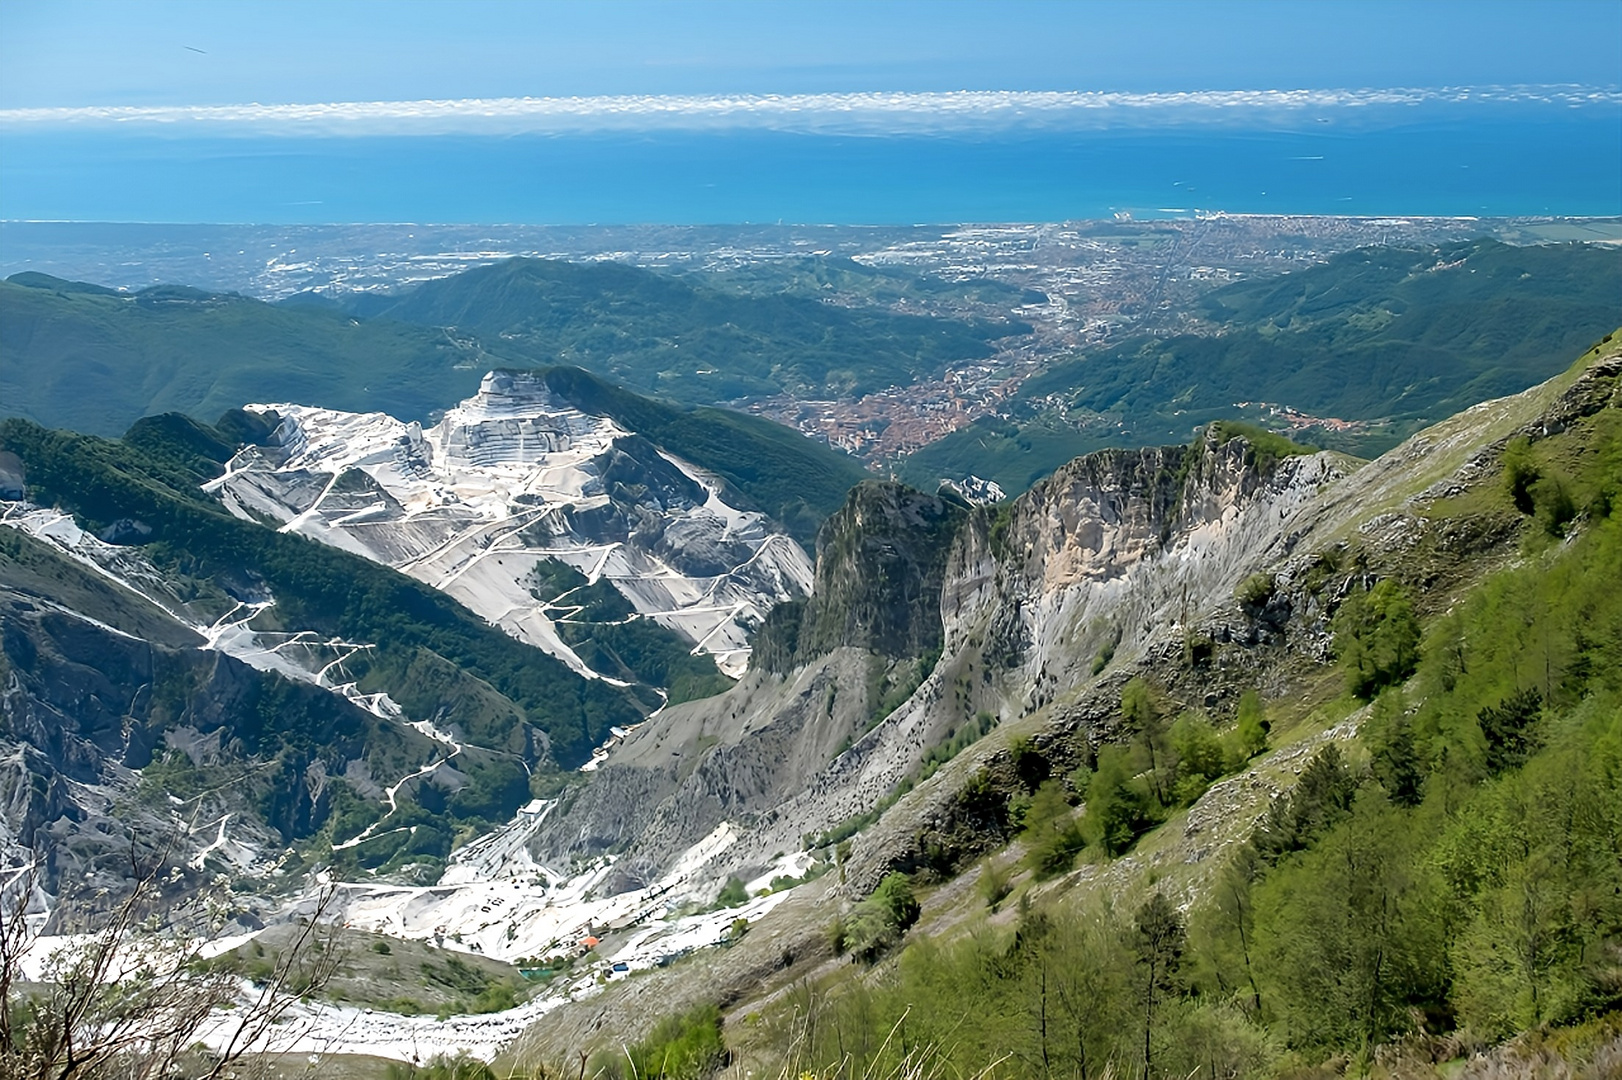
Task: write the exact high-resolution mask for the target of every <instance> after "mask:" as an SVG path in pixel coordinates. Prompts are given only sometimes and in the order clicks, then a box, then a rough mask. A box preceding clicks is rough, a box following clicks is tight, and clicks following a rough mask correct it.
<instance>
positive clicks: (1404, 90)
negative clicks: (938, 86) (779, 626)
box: [0, 84, 1622, 135]
mask: <svg viewBox="0 0 1622 1080" xmlns="http://www.w3.org/2000/svg"><path fill="white" fill-rule="evenodd" d="M1481 104H1496V105H1516V104H1519V105H1530V106H1554V107H1563V108H1566V109H1582V108H1590V107H1602V108H1605V107H1612V108H1616V107H1622V87H1611V86H1587V85H1580V84H1537V85H1531V84H1528V85H1487V86H1438V87H1364V88H1324V89H1312V88H1297V89H1263V90H1188V91H1165V92H1147V93H1145V92H1122V91H1104V90H955V91H932V92H922V93H920V92H883V91H863V92H856V93H816V94H670V95H659V94H634V95H602V96H589V97H587V96H576V97H502V98H422V99H414V100H400V101H337V102H313V103H285V104H263V103H258V102H248V103H241V104H228V105H81V106H60V107H34V108H13V109H0V130H9V131H11V132H13V133H18V132H21V131H25V130H29V129H33V130H41V129H47V130H60V129H63V128H98V129H104V128H109V127H110V128H114V129H129V128H143V129H152V128H156V129H167V130H174V129H176V128H181V127H191V126H195V127H201V128H216V129H220V128H223V129H245V130H250V131H252V132H255V133H259V134H311V133H331V134H360V135H364V134H422V135H427V134H454V133H468V134H477V133H482V132H489V133H502V134H518V133H531V134H570V133H590V132H594V131H603V130H658V129H669V130H684V129H685V130H691V129H711V130H715V129H731V128H753V129H769V130H779V131H800V132H806V133H813V134H816V133H829V134H839V133H852V134H887V133H895V134H904V133H911V132H922V133H929V132H939V131H947V132H950V131H984V130H996V129H1003V128H1055V127H1057V128H1095V127H1113V126H1123V127H1139V126H1158V125H1165V124H1171V125H1179V124H1193V125H1209V124H1226V123H1233V122H1236V121H1237V122H1243V121H1245V120H1256V119H1262V120H1265V119H1269V118H1276V119H1285V120H1298V119H1299V118H1300V117H1301V115H1302V114H1303V113H1310V112H1327V113H1331V114H1334V117H1333V118H1340V119H1344V118H1351V117H1365V116H1367V115H1368V114H1369V113H1370V111H1371V110H1376V109H1379V110H1382V111H1383V109H1385V108H1397V109H1402V108H1412V107H1416V106H1422V105H1458V106H1468V105H1481ZM1315 119H1318V120H1320V121H1323V122H1330V121H1331V119H1332V118H1331V117H1315Z"/></svg>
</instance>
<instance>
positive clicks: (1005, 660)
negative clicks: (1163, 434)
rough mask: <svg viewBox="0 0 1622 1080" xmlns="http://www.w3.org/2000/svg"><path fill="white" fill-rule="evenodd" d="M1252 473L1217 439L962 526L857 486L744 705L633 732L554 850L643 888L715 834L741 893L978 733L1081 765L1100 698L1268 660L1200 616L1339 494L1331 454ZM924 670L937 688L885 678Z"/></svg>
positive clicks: (1084, 474)
mask: <svg viewBox="0 0 1622 1080" xmlns="http://www.w3.org/2000/svg"><path fill="white" fill-rule="evenodd" d="M1253 457H1254V455H1253V453H1252V451H1251V450H1250V448H1249V446H1248V445H1247V444H1246V443H1245V441H1244V440H1243V439H1238V438H1235V439H1231V440H1228V441H1222V440H1220V439H1218V438H1216V437H1215V436H1212V437H1210V438H1207V439H1205V440H1204V441H1202V442H1200V443H1198V444H1196V445H1195V446H1192V447H1187V448H1185V447H1170V448H1152V449H1147V450H1134V451H1106V452H1103V453H1099V454H1093V455H1090V456H1088V457H1085V458H1081V459H1078V460H1076V461H1074V462H1072V463H1070V464H1069V465H1067V466H1065V467H1064V468H1063V469H1061V470H1060V471H1059V472H1058V473H1056V474H1054V475H1053V476H1052V477H1050V478H1049V479H1048V480H1046V481H1044V482H1043V483H1041V484H1038V485H1037V486H1036V487H1035V488H1033V489H1032V490H1031V491H1030V492H1028V493H1027V494H1026V495H1024V496H1022V497H1021V498H1019V499H1017V500H1015V501H1014V502H1013V503H1011V504H1004V505H1002V506H999V507H995V508H983V509H980V510H977V511H972V512H971V511H969V510H967V509H965V508H963V507H961V506H958V505H956V504H954V503H951V502H943V501H942V500H940V499H936V498H931V497H928V496H923V495H919V494H918V493H916V492H909V491H907V490H906V489H903V488H898V487H896V486H895V485H885V484H864V485H862V486H861V487H859V488H858V489H856V490H855V491H854V492H853V493H852V495H851V498H850V500H849V502H848V503H847V504H846V506H845V508H844V509H843V510H841V511H840V513H838V514H836V515H835V516H834V517H833V518H831V519H830V520H829V521H828V523H827V525H826V526H825V527H824V530H823V532H822V534H821V536H820V537H819V542H818V563H817V573H816V588H815V591H814V593H813V595H812V597H811V599H810V600H808V601H806V602H804V603H801V604H792V605H783V606H782V607H780V608H778V609H777V610H776V611H774V612H773V613H772V615H771V616H770V617H769V618H768V620H767V622H766V625H765V627H764V628H763V630H762V632H761V634H760V636H759V638H758V639H757V645H756V657H755V661H754V664H753V667H754V670H752V671H751V672H750V674H749V676H748V677H747V678H746V679H745V681H744V682H743V683H741V684H740V685H739V686H737V687H735V688H734V689H733V690H732V691H730V692H729V693H727V694H725V695H723V696H721V697H719V698H716V699H713V700H711V701H709V702H704V703H694V704H691V705H687V706H683V707H681V708H680V709H671V710H667V711H666V712H665V713H664V714H662V715H660V716H659V717H657V718H655V719H654V720H653V721H652V722H650V723H649V724H648V725H646V726H645V727H644V728H643V729H640V730H638V731H637V732H636V733H635V734H634V735H633V737H632V738H631V739H628V740H627V741H626V743H625V745H624V746H623V747H622V748H620V749H619V750H616V752H615V753H614V754H613V755H612V756H611V757H610V758H609V760H608V762H607V763H606V764H605V766H604V768H603V770H602V772H601V773H600V775H599V777H598V778H597V779H596V781H594V783H593V784H592V785H591V787H590V788H589V789H588V790H587V791H586V792H585V793H584V794H583V795H581V796H580V799H579V801H578V803H577V804H576V806H575V808H574V811H573V813H572V814H571V815H569V817H568V818H566V819H565V821H568V822H569V824H567V825H565V824H564V823H563V822H560V823H559V831H558V832H555V833H553V834H552V836H553V837H554V840H553V841H552V842H553V843H554V844H561V845H565V846H566V845H567V844H571V843H573V844H578V843H580V842H581V841H582V840H583V838H584V837H586V836H587V835H591V836H593V837H594V838H595V839H596V841H597V842H598V843H600V844H602V845H603V846H604V847H605V848H606V847H610V846H620V847H622V848H624V849H625V850H626V851H627V853H628V854H629V855H631V856H633V860H632V861H635V862H637V863H638V864H639V865H641V866H642V867H644V869H643V870H641V871H639V872H638V873H636V874H635V875H633V876H634V879H636V880H642V879H645V878H646V877H647V876H648V873H649V871H651V870H652V869H654V868H656V867H659V866H662V865H666V864H668V861H669V860H671V859H672V858H674V856H675V855H676V854H677V852H678V851H679V850H680V849H681V847H683V846H684V845H687V844H691V843H693V842H695V841H696V840H697V839H699V838H700V837H702V836H704V835H706V834H707V833H708V832H709V830H710V829H711V828H713V827H714V826H715V825H716V824H718V823H720V822H722V821H727V822H730V823H731V824H732V825H733V826H734V827H735V829H736V831H737V836H738V838H737V840H736V842H735V843H733V844H732V845H731V846H730V847H729V848H728V849H727V850H726V851H725V852H723V853H722V854H721V855H719V856H718V857H717V858H716V859H715V861H714V866H713V872H714V873H715V874H716V876H717V877H720V876H724V874H725V873H738V874H739V875H740V876H744V875H747V874H749V873H751V872H754V871H758V870H759V869H760V868H762V867H765V866H768V865H770V864H771V862H772V860H773V858H774V856H775V855H777V854H779V853H781V852H783V851H791V850H794V848H795V847H796V846H797V845H798V844H799V843H800V842H801V840H802V837H803V836H804V835H806V834H815V833H819V832H822V831H824V830H828V829H831V828H834V827H835V826H838V825H839V824H840V823H841V822H843V821H845V820H847V819H849V818H851V817H853V816H854V815H858V814H862V813H865V812H867V811H869V810H870V809H872V808H873V807H874V806H876V805H878V804H879V803H880V801H881V800H883V799H884V798H885V797H886V796H887V795H890V794H891V793H892V792H894V791H896V790H897V789H898V788H899V787H900V786H902V785H903V784H904V783H907V782H910V778H914V777H916V776H917V775H918V773H919V770H920V767H921V765H922V763H923V761H924V759H925V757H926V756H927V755H929V754H930V752H931V751H932V750H933V749H934V748H935V747H936V746H938V745H940V744H941V743H943V742H946V741H948V740H951V739H953V738H958V739H959V742H960V743H961V742H962V741H963V739H962V738H961V737H959V733H960V732H963V731H965V730H966V729H968V728H970V727H971V726H976V725H981V724H983V721H982V720H977V719H976V718H977V717H980V716H985V715H987V714H989V715H990V717H991V718H993V719H994V720H1001V721H1005V722H1006V721H1011V720H1014V719H1017V718H1020V717H1024V716H1027V715H1030V714H1032V713H1034V712H1038V711H1042V710H1047V711H1049V712H1052V713H1054V714H1055V715H1063V716H1064V718H1065V719H1064V720H1063V723H1064V724H1066V725H1067V726H1068V730H1070V731H1071V732H1073V733H1076V738H1077V739H1079V742H1077V743H1075V746H1074V747H1073V748H1072V749H1069V750H1067V751H1066V753H1068V754H1070V755H1071V756H1075V755H1076V754H1078V753H1080V754H1085V753H1086V748H1087V746H1089V745H1096V743H1097V742H1098V741H1100V740H1101V739H1103V738H1106V737H1108V735H1109V734H1110V731H1111V729H1112V726H1113V723H1114V719H1113V717H1114V712H1115V704H1114V701H1113V700H1112V699H1110V689H1109V688H1110V687H1116V688H1118V686H1119V684H1120V682H1122V681H1124V679H1125V678H1126V677H1127V673H1128V672H1129V671H1131V670H1133V669H1134V667H1135V666H1136V665H1138V664H1140V663H1145V662H1148V661H1149V660H1151V659H1155V660H1158V659H1161V658H1164V657H1165V656H1178V657H1181V655H1182V654H1184V653H1194V654H1198V656H1199V657H1204V656H1207V655H1208V650H1210V649H1214V645H1215V641H1216V640H1217V638H1218V637H1221V636H1223V635H1225V636H1226V637H1227V639H1229V640H1232V639H1233V638H1234V635H1235V634H1236V633H1237V634H1238V635H1239V636H1240V637H1243V638H1245V639H1246V640H1248V641H1249V642H1250V643H1252V644H1256V643H1260V642H1261V641H1262V640H1263V638H1264V637H1266V636H1267V635H1269V634H1272V635H1273V636H1274V637H1276V636H1277V634H1276V633H1275V632H1274V631H1273V630H1270V629H1268V628H1269V627H1272V626H1274V625H1275V623H1271V622H1268V621H1267V620H1265V619H1250V620H1248V621H1246V622H1245V624H1244V625H1243V626H1234V627H1226V628H1224V627H1223V626H1220V625H1217V624H1214V623H1212V618H1213V614H1214V613H1216V612H1219V611H1222V610H1224V609H1229V608H1232V607H1233V603H1234V602H1233V596H1234V590H1235V588H1236V586H1237V585H1238V584H1239V583H1240V582H1241V581H1243V580H1244V578H1245V577H1246V576H1247V575H1249V574H1251V573H1254V572H1256V571H1257V570H1258V569H1259V568H1260V567H1261V566H1262V564H1263V561H1264V553H1265V552H1267V550H1268V549H1269V547H1270V546H1272V545H1274V544H1275V543H1276V542H1277V541H1278V540H1279V538H1280V536H1281V535H1282V534H1283V532H1284V531H1285V529H1286V522H1287V521H1288V519H1289V518H1290V516H1291V515H1292V514H1293V513H1294V512H1296V511H1297V510H1298V509H1299V508H1300V507H1301V506H1303V505H1304V504H1305V503H1307V502H1308V501H1310V500H1311V499H1313V498H1314V497H1315V496H1316V494H1317V493H1318V492H1319V490H1320V489H1321V488H1323V487H1324V486H1325V485H1328V484H1331V483H1332V482H1334V481H1336V480H1337V479H1339V478H1341V477H1342V476H1344V475H1345V472H1344V467H1343V466H1342V464H1341V463H1340V459H1338V458H1336V457H1335V456H1334V455H1328V454H1321V455H1316V456H1309V457H1296V458H1287V459H1285V460H1284V461H1282V462H1280V463H1278V464H1277V466H1276V467H1274V468H1272V469H1270V470H1269V471H1267V472H1266V473H1264V472H1263V471H1262V470H1260V469H1258V468H1257V467H1256V465H1255V464H1254V460H1253ZM1218 621H1219V622H1220V620H1218ZM936 650H939V653H938V655H939V661H938V663H936V662H935V657H936ZM919 656H922V657H925V658H926V663H927V665H928V667H929V670H922V667H923V666H924V665H915V666H913V667H911V668H909V669H906V671H905V674H901V675H897V674H894V673H895V672H896V671H897V669H898V668H900V667H903V666H904V665H906V664H908V663H909V662H910V661H909V660H908V659H907V658H909V657H919ZM898 658H899V660H898ZM1180 662H1181V660H1180V659H1179V663H1180ZM875 672H887V673H891V677H890V678H889V680H888V681H886V680H885V679H884V678H882V677H880V678H875V676H874V673H875ZM909 677H910V679H911V681H910V682H909V681H907V679H908V678H909ZM897 686H899V688H900V691H901V692H900V693H899V694H897V695H895V697H894V698H892V700H891V701H889V702H885V703H883V704H881V703H880V702H881V699H882V698H883V697H884V696H885V691H886V689H887V688H888V689H893V688H896V687H897ZM1089 687H1091V688H1100V689H1099V692H1098V693H1097V694H1096V695H1094V696H1093V697H1088V696H1087V694H1085V693H1084V692H1083V691H1084V689H1085V688H1089ZM903 698H904V700H903ZM1106 700H1107V701H1108V705H1107V706H1106V705H1102V704H1100V703H1101V702H1104V701H1106ZM1213 704H1216V703H1213ZM864 712H865V713H866V716H865V720H866V723H865V724H864V723H862V720H863V719H864V716H863V713H864ZM843 739H848V740H850V742H849V744H848V745H846V744H844V743H843V742H842V741H841V740H843ZM819 754H821V755H826V756H823V757H819V756H818V755H819ZM695 756H696V760H695ZM914 798H917V796H914ZM571 819H572V820H571ZM913 820H914V824H915V825H916V824H917V820H916V819H913ZM586 823H592V824H586ZM891 839H892V840H893V839H894V838H891ZM915 839H916V838H909V839H908V840H907V841H906V842H905V843H902V844H900V845H899V847H900V849H902V850H903V851H905V850H915V848H916V843H915ZM864 846H869V845H861V844H859V845H858V850H859V851H860V850H861V848H862V847H864ZM896 846H897V845H894V844H892V845H891V846H890V848H887V850H890V849H893V848H895V847H896ZM554 850H561V848H560V847H559V848H554ZM627 865H628V864H627ZM861 865H862V864H861V860H858V862H857V864H854V868H855V869H856V870H857V871H858V878H859V879H860V880H861V881H865V878H863V877H862V875H861ZM886 865H887V864H886ZM875 872H876V871H875ZM867 884H871V882H867ZM852 887H853V888H855V887H859V884H858V885H854V886H852Z"/></svg>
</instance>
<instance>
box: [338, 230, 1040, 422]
mask: <svg viewBox="0 0 1622 1080" xmlns="http://www.w3.org/2000/svg"><path fill="white" fill-rule="evenodd" d="M350 310H352V311H354V312H356V313H357V314H363V315H366V316H370V317H374V318H376V317H381V318H387V319H395V320H400V321H402V322H410V323H417V324H420V325H426V326H450V327H455V328H456V331H457V332H459V333H465V332H471V333H474V334H478V335H480V336H481V337H483V338H484V339H485V340H486V341H489V342H495V341H498V340H499V341H500V342H501V348H502V350H503V351H509V350H510V351H512V352H514V353H517V354H519V355H522V356H524V357H526V358H529V359H531V360H532V361H533V362H539V363H556V362H559V361H562V362H565V363H570V364H578V365H580V366H582V367H586V368H589V369H591V370H593V371H597V372H599V373H601V374H605V375H609V376H611V377H613V378H614V379H616V380H618V381H620V382H623V383H625V384H626V385H627V386H629V387H631V388H632V389H634V390H639V391H643V392H647V393H657V394H660V395H662V396H665V397H670V398H674V399H676V400H678V401H686V402H692V403H698V404H712V403H715V402H719V401H730V400H733V399H736V398H741V397H750V396H761V395H771V394H779V393H784V392H788V393H793V394H797V395H800V396H805V397H834V396H848V395H852V394H860V393H863V392H865V391H869V390H875V389H879V388H882V387H884V386H889V385H891V384H895V383H903V384H904V383H909V382H911V381H913V380H914V379H915V378H917V377H918V376H919V375H922V374H924V373H925V372H929V371H935V370H939V369H940V368H941V367H943V366H944V365H945V364H946V363H948V362H950V361H962V360H970V359H976V358H979V357H983V356H987V355H989V354H990V352H991V348H990V346H989V345H988V342H989V341H990V340H992V339H994V338H997V337H1002V336H1004V335H1007V334H1016V333H1023V332H1026V331H1028V330H1029V329H1030V328H1029V327H1027V326H1025V325H1023V324H1015V323H968V322H958V321H948V320H941V319H929V318H922V317H919V316H910V315H893V314H889V313H887V312H880V311H873V310H862V309H851V308H842V307H835V306H832V305H828V304H823V303H821V302H819V301H817V300H815V299H811V298H809V297H803V296H793V295H785V294H781V293H772V294H767V295H759V296H743V295H739V294H737V293H734V292H730V291H724V290H719V289H713V288H708V287H705V286H701V285H698V284H696V283H694V282H693V281H692V280H691V279H687V278H679V277H673V276H670V275H665V274H658V273H654V272H653V271H650V270H643V269H639V268H637V267H632V266H625V265H623V264H620V263H612V262H602V263H590V264H578V263H567V262H558V261H553V260H546V259H511V260H508V261H507V262H503V263H498V264H496V265H493V266H486V267H480V268H478V269H475V270H469V271H467V272H466V273H463V274H458V275H456V276H455V277H450V278H442V279H440V280H437V281H429V282H425V283H423V284H422V285H419V286H417V287H416V288H415V289H412V290H411V291H409V292H407V293H405V294H403V295H401V296H399V297H398V298H395V299H393V300H392V301H384V300H382V299H380V298H373V297H360V298H356V299H355V300H353V301H350Z"/></svg>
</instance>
